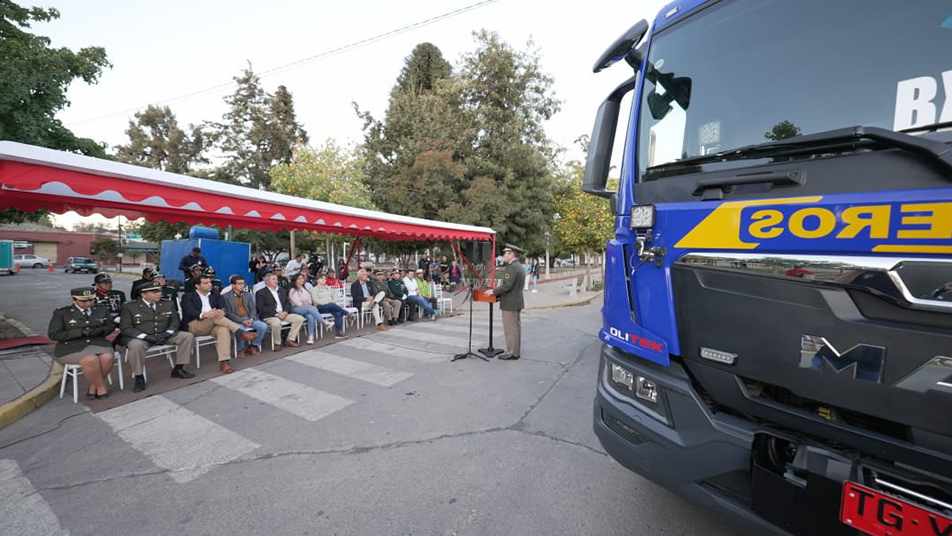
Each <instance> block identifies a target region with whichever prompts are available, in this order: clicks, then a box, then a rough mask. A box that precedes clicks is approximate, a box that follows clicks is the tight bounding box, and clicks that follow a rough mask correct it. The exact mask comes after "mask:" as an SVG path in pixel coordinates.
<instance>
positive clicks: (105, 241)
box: [89, 236, 119, 262]
mask: <svg viewBox="0 0 952 536" xmlns="http://www.w3.org/2000/svg"><path fill="white" fill-rule="evenodd" d="M89 251H90V253H92V254H93V255H98V256H99V258H100V259H102V261H103V262H109V261H111V260H112V259H114V258H115V257H116V253H118V251H119V242H117V241H115V240H113V239H112V238H107V237H105V236H101V237H99V238H97V239H95V240H93V241H92V242H91V243H90V244H89Z"/></svg>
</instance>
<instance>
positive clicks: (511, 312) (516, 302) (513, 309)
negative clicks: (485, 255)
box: [485, 244, 526, 360]
mask: <svg viewBox="0 0 952 536" xmlns="http://www.w3.org/2000/svg"><path fill="white" fill-rule="evenodd" d="M520 253H522V250H521V249H519V248H517V247H516V246H513V245H510V244H506V247H504V248H503V250H502V260H503V262H505V263H506V264H507V265H508V266H506V271H505V272H504V273H503V276H502V282H501V283H500V285H499V286H497V287H496V288H494V289H492V290H486V291H485V292H486V294H487V295H495V296H496V297H497V301H498V302H499V310H500V311H502V330H503V332H505V334H506V350H508V352H507V353H505V354H502V355H500V356H499V359H512V360H515V359H519V358H520V357H521V355H522V354H521V352H522V348H521V346H522V323H521V321H520V318H519V315H520V313H521V312H522V310H523V309H524V308H525V301H523V297H522V286H523V284H525V280H526V271H525V270H524V269H523V268H522V263H520V262H519V254H520Z"/></svg>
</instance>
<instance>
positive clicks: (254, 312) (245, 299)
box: [221, 274, 268, 359]
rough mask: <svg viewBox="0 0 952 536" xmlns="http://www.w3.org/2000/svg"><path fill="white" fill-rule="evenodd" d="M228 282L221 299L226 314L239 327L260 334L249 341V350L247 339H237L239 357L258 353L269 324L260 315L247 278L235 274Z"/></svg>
mask: <svg viewBox="0 0 952 536" xmlns="http://www.w3.org/2000/svg"><path fill="white" fill-rule="evenodd" d="M228 282H229V284H230V285H229V286H230V288H229V289H228V290H227V291H226V292H224V293H222V295H221V299H222V300H223V301H224V302H225V316H227V317H228V319H229V320H231V321H232V322H234V323H236V324H238V326H239V327H238V329H241V330H244V331H251V332H255V333H257V334H258V336H257V338H255V339H254V340H253V341H250V342H248V343H247V344H248V349H247V351H246V350H245V344H246V341H244V340H242V339H241V338H240V337H239V338H238V340H237V341H236V343H237V346H236V350H237V357H238V359H242V358H244V357H245V355H247V354H250V355H253V356H255V355H258V353H259V352H260V349H261V343H262V342H264V338H265V335H267V332H268V325H267V324H265V323H264V322H262V321H261V319H260V318H259V317H258V306H257V304H256V303H255V295H254V294H253V293H252V292H251V289H249V288H248V287H247V282H246V281H245V278H244V277H243V276H241V275H238V274H235V275H233V276H231V277H230V278H229V279H228Z"/></svg>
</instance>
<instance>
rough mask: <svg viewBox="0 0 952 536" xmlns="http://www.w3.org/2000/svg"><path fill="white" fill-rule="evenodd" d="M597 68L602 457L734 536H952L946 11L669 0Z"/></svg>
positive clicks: (951, 218)
mask: <svg viewBox="0 0 952 536" xmlns="http://www.w3.org/2000/svg"><path fill="white" fill-rule="evenodd" d="M615 63H618V64H619V66H620V67H621V69H614V70H612V71H610V72H615V73H619V72H620V71H622V70H625V71H628V72H627V75H629V76H630V77H629V78H628V79H627V80H625V81H624V82H622V83H621V84H620V85H619V86H618V87H617V88H616V89H615V90H614V91H613V92H611V94H610V95H609V96H608V98H607V99H606V100H605V101H604V102H603V103H602V105H601V107H600V109H599V110H598V114H597V116H596V122H595V127H594V130H593V134H592V138H591V142H590V146H589V154H588V162H587V167H586V174H585V180H584V190H585V191H586V192H588V193H589V194H593V195H597V196H602V197H606V198H609V199H610V200H611V201H610V206H611V210H612V211H613V212H614V214H615V215H616V220H615V237H614V239H612V240H611V241H610V242H609V243H608V245H607V247H606V255H607V257H606V258H607V261H606V275H605V294H604V305H603V309H602V315H603V327H602V329H601V331H600V332H599V337H600V339H601V341H602V342H603V345H602V349H601V358H600V359H601V362H600V366H599V377H598V387H597V392H596V396H595V403H594V429H595V433H596V435H597V436H598V438H599V440H600V441H601V443H602V445H603V446H604V448H605V450H606V451H607V452H608V453H609V454H610V455H611V456H612V457H613V458H615V459H616V460H618V461H619V462H620V463H621V464H622V465H623V466H625V467H627V468H628V469H630V470H632V471H635V472H636V473H638V474H640V475H642V476H644V477H646V478H648V479H650V480H652V481H654V482H657V483H660V484H662V485H664V486H666V487H668V488H670V489H672V490H674V491H675V492H676V493H678V494H679V495H681V496H682V497H685V498H686V499H688V500H689V501H691V502H693V503H695V504H698V505H701V506H703V507H705V508H708V509H711V510H714V511H716V512H718V513H719V514H721V515H723V516H725V517H727V518H729V519H731V520H732V521H733V522H734V523H736V524H737V525H738V526H740V527H742V528H743V529H744V530H745V531H747V532H749V533H751V534H774V533H777V534H811V535H813V534H822V535H835V534H857V533H866V534H881V535H886V534H892V535H910V534H917V535H918V534H930V535H932V534H944V535H950V534H952V3H950V2H949V1H948V0H917V1H915V2H895V1H887V0H863V1H859V0H842V1H837V2H829V1H820V0H799V1H796V2H794V1H790V0H786V1H781V0H721V1H714V0H710V1H699V0H684V1H681V2H674V3H672V4H670V5H668V6H667V7H665V8H664V9H663V10H662V11H661V12H660V13H659V14H658V15H657V16H656V17H655V19H654V20H653V21H652V22H651V23H649V22H647V21H641V22H638V23H637V24H635V25H634V26H633V27H632V28H631V29H630V30H628V31H627V32H625V33H624V34H623V35H622V36H621V37H619V38H618V40H616V42H615V43H614V44H612V45H611V46H610V47H609V48H608V50H606V51H605V53H604V54H603V55H602V56H601V57H600V58H599V59H598V61H597V62H596V64H595V67H594V71H595V72H599V71H601V70H603V69H605V68H607V67H609V66H611V65H612V64H615ZM629 69H630V70H629ZM622 74H625V73H622ZM627 94H632V104H631V109H630V116H629V118H628V120H627V123H623V124H625V125H626V126H627V128H626V129H625V141H624V145H623V147H624V154H623V156H622V158H621V168H620V169H621V181H620V185H619V187H618V189H617V191H616V190H608V189H606V184H607V176H608V171H609V169H610V166H611V153H612V148H613V145H614V140H615V133H616V130H618V120H619V112H620V109H621V102H622V99H623V97H625V96H626V95H627Z"/></svg>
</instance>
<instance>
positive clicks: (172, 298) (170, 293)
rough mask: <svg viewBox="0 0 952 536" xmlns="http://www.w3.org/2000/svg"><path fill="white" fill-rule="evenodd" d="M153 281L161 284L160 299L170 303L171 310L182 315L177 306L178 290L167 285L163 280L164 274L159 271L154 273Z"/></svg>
mask: <svg viewBox="0 0 952 536" xmlns="http://www.w3.org/2000/svg"><path fill="white" fill-rule="evenodd" d="M155 282H156V283H158V284H160V285H162V301H167V302H169V303H171V304H172V310H173V311H175V312H176V313H179V316H181V315H182V313H181V312H179V308H178V291H177V290H175V289H174V288H172V287H171V286H169V285H168V284H167V283H166V281H165V274H163V273H161V272H156V273H155Z"/></svg>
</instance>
